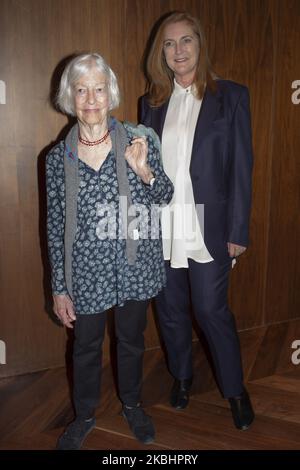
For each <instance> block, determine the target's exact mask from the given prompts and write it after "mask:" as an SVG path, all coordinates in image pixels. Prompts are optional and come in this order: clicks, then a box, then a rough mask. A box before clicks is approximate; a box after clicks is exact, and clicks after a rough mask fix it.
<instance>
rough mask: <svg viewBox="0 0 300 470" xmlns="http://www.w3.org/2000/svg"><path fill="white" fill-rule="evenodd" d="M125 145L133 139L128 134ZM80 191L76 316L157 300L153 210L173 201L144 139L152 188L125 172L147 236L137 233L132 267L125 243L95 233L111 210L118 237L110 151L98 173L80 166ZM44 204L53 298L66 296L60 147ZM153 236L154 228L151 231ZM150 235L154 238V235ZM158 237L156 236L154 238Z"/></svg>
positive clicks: (158, 258)
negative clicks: (145, 216) (142, 213)
mask: <svg viewBox="0 0 300 470" xmlns="http://www.w3.org/2000/svg"><path fill="white" fill-rule="evenodd" d="M127 133H128V137H129V141H130V140H131V139H132V138H133V137H134V136H133V135H132V134H131V133H130V131H128V130H127ZM78 164H79V166H78V171H79V181H80V183H79V191H78V200H77V231H76V236H75V240H74V243H73V251H72V286H73V287H72V290H73V297H72V300H73V303H74V307H75V312H76V314H94V313H100V312H103V311H105V310H107V309H109V308H111V307H113V306H114V305H120V306H121V305H124V303H125V301H126V300H146V299H150V298H152V297H155V296H156V295H157V294H158V292H159V291H160V290H161V289H162V288H163V286H164V285H165V282H166V277H165V268H164V260H163V254H162V244H161V235H160V227H159V228H158V233H159V236H158V237H157V236H156V238H153V237H152V238H151V233H150V230H151V225H150V223H151V218H150V214H151V208H152V210H153V205H156V207H157V205H162V204H168V203H169V202H170V200H171V198H172V194H173V187H172V183H171V182H170V180H169V179H168V177H167V176H166V174H165V173H164V171H163V168H162V165H161V159H160V154H159V152H158V151H157V149H156V147H155V145H154V142H153V140H152V138H150V137H148V164H149V166H150V167H151V169H152V171H153V173H154V174H155V182H154V184H153V186H152V187H149V186H147V185H145V184H144V183H143V182H142V181H141V180H140V178H139V177H138V176H137V175H136V174H135V173H134V172H133V170H132V169H131V168H130V167H129V166H127V171H128V180H129V185H130V190H131V195H132V202H133V204H135V205H136V206H137V207H138V205H139V204H142V205H143V207H146V208H147V211H148V215H149V223H148V227H147V229H148V230H147V231H146V232H147V233H146V234H145V233H144V232H145V230H144V232H143V231H140V238H139V241H138V249H137V258H136V263H135V264H134V265H132V266H131V265H129V264H128V263H127V259H126V251H125V250H126V241H125V240H124V239H120V238H119V237H109V236H108V237H99V236H98V231H99V227H100V226H101V222H103V218H104V217H105V218H106V220H107V212H105V211H103V210H101V208H103V207H106V206H107V205H109V207H112V208H114V209H115V214H116V215H117V217H116V221H117V224H116V227H117V233H118V228H119V227H118V220H119V217H118V207H119V206H118V205H119V193H118V181H117V175H116V160H115V156H114V153H113V151H112V150H111V151H110V152H109V154H108V155H107V157H106V159H105V161H104V163H103V164H102V167H101V168H100V170H99V171H95V170H93V169H92V168H91V167H89V166H88V165H87V164H85V163H84V162H83V161H81V160H79V161H78ZM46 173H47V201H48V218H47V229H48V249H49V258H50V262H51V268H52V289H53V293H54V294H66V293H67V288H66V283H65V275H64V224H65V181H64V142H63V141H62V142H60V143H59V144H58V145H56V146H55V147H54V148H53V149H52V150H51V151H50V152H49V154H48V156H47V161H46ZM152 230H153V226H152ZM154 232H155V231H154ZM154 232H152V233H154ZM155 233H156V232H155Z"/></svg>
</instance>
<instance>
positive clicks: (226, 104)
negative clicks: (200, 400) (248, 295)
mask: <svg viewBox="0 0 300 470" xmlns="http://www.w3.org/2000/svg"><path fill="white" fill-rule="evenodd" d="M147 75H148V78H149V93H148V94H147V95H146V96H144V97H142V98H141V100H140V120H141V122H142V123H143V124H145V125H147V126H151V127H153V129H154V130H156V131H157V133H158V134H159V137H160V138H161V139H162V159H163V164H164V168H165V171H166V173H167V175H168V176H169V177H170V179H171V181H172V182H173V183H174V196H173V199H172V201H171V204H170V206H168V207H167V208H166V209H163V214H162V229H163V232H162V233H163V251H164V258H165V260H166V261H165V262H166V270H167V285H166V287H165V288H164V289H163V290H162V291H161V292H160V293H159V295H158V297H157V309H158V315H159V321H160V325H161V329H162V333H163V337H164V340H165V344H166V349H167V352H168V361H169V369H170V371H171V373H172V375H173V377H174V384H173V388H172V391H171V396H170V403H171V405H172V406H173V407H174V408H176V409H183V408H185V407H186V406H187V404H188V400H189V389H190V387H191V383H192V375H193V370H192V322H191V317H190V304H192V307H193V311H194V314H195V317H196V320H197V322H198V324H199V326H200V327H201V328H202V330H203V332H204V334H205V336H206V339H207V341H208V344H209V347H210V351H211V353H212V357H213V360H214V365H215V370H216V375H217V378H218V382H219V385H220V388H221V390H222V392H223V395H224V397H225V398H228V399H229V403H230V406H231V411H232V416H233V420H234V424H235V426H236V427H237V428H238V429H247V428H248V427H249V426H250V424H251V422H252V421H253V419H254V413H253V410H252V406H251V402H250V399H249V396H248V393H247V390H246V389H245V387H244V384H243V373H242V361H241V354H240V346H239V340H238V335H237V331H236V326H235V322H234V318H233V316H232V314H231V312H230V310H229V308H228V303H227V291H228V281H229V274H230V270H231V265H232V261H233V259H234V258H236V257H237V256H239V255H240V254H241V253H243V252H244V251H245V250H246V247H247V245H248V228H249V213H250V205H251V172H252V145H251V124H250V110H249V94H248V90H247V88H246V87H244V86H242V85H239V84H237V83H234V82H231V81H228V80H223V79H222V80H221V79H217V77H216V76H215V74H214V73H213V71H212V68H211V65H210V62H209V59H208V53H207V46H206V41H205V37H204V33H203V30H202V27H201V25H200V24H199V21H198V19H197V18H194V17H192V16H191V15H189V14H187V13H185V12H172V13H171V14H169V15H168V16H167V17H165V18H164V20H163V21H161V23H160V26H159V28H158V29H157V34H156V37H155V39H154V41H153V43H152V48H151V50H150V53H149V56H148V61H147ZM234 261H235V259H234Z"/></svg>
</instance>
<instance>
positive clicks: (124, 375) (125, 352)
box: [73, 300, 149, 418]
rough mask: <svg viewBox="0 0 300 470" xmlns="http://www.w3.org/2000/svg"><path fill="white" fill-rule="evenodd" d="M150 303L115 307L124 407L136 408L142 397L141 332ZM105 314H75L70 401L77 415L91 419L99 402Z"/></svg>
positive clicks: (142, 343) (121, 396)
mask: <svg viewBox="0 0 300 470" xmlns="http://www.w3.org/2000/svg"><path fill="white" fill-rule="evenodd" d="M148 304H149V301H148V300H146V301H136V300H130V301H127V302H126V303H125V305H124V306H123V307H115V326H116V336H117V359H118V386H119V394H120V398H121V401H122V402H123V404H126V405H128V406H135V405H137V404H138V403H139V401H140V398H141V387H142V375H143V354H144V334H143V333H144V330H145V328H146V319H147V307H148ZM105 323H106V312H102V313H97V314H91V315H77V319H76V322H75V331H74V335H75V339H74V349H73V379H74V387H73V399H74V406H75V411H76V416H78V417H81V418H89V417H92V416H93V415H94V413H95V409H96V408H97V406H98V403H99V396H100V383H101V368H102V343H103V339H104V334H105Z"/></svg>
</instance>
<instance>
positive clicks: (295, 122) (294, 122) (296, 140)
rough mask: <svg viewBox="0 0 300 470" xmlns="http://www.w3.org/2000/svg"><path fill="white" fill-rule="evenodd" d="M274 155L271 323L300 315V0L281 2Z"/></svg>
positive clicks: (269, 273) (268, 301) (268, 293)
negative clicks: (297, 89) (299, 85)
mask: <svg viewBox="0 0 300 470" xmlns="http://www.w3.org/2000/svg"><path fill="white" fill-rule="evenodd" d="M278 16H279V22H280V27H279V31H278V49H277V67H276V85H275V93H274V124H273V130H272V131H273V133H272V137H273V154H272V175H271V192H270V217H269V227H268V238H269V242H268V259H267V276H266V281H267V285H266V306H265V310H266V322H267V323H271V322H274V321H280V320H287V319H290V318H295V317H299V311H300V289H299V286H300V248H299V240H300V223H299V221H300V219H299V214H300V159H299V149H300V132H299V129H300V105H295V104H293V103H292V101H291V95H292V92H293V90H292V88H291V84H292V82H293V81H294V80H299V79H300V78H299V77H300V48H299V44H300V2H299V1H297V0H291V1H289V2H287V3H283V2H279V12H278Z"/></svg>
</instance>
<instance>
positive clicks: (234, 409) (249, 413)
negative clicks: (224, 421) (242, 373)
mask: <svg viewBox="0 0 300 470" xmlns="http://www.w3.org/2000/svg"><path fill="white" fill-rule="evenodd" d="M228 401H229V403H230V407H231V413H232V417H233V422H234V424H235V427H236V428H237V429H241V430H242V431H245V430H246V429H248V428H249V426H250V424H251V423H252V421H253V420H254V417H255V414H254V411H253V408H252V405H251V401H250V398H249V395H248V392H247V390H246V389H245V388H244V389H243V393H242V395H241V396H240V397H239V398H229V399H228Z"/></svg>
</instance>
